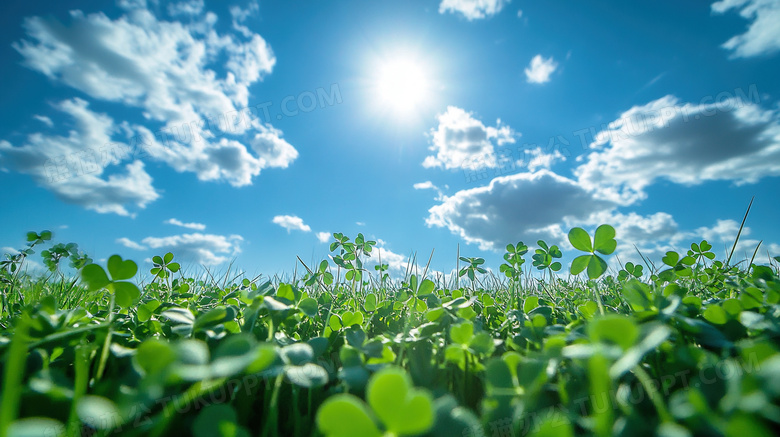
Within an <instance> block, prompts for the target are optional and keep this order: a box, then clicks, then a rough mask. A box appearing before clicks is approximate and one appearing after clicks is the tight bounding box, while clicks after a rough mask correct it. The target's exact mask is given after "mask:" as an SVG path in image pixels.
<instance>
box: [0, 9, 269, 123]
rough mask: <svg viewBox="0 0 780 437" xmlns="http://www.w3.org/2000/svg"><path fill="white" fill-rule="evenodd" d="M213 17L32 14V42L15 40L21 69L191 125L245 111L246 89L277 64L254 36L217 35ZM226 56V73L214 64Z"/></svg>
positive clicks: (154, 116)
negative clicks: (178, 18) (188, 21)
mask: <svg viewBox="0 0 780 437" xmlns="http://www.w3.org/2000/svg"><path fill="white" fill-rule="evenodd" d="M216 20H217V17H216V15H214V14H211V13H208V14H206V15H205V16H204V17H202V18H200V19H199V20H198V21H195V22H193V23H191V24H182V23H180V22H175V21H162V20H158V19H157V18H156V17H155V16H154V15H153V14H152V13H151V12H150V11H148V10H146V9H135V10H133V11H132V13H128V14H127V15H124V16H122V17H120V18H119V19H116V20H111V19H110V18H108V17H107V16H105V15H104V14H102V13H96V14H89V15H84V14H83V13H82V12H81V11H72V12H71V17H70V22H69V23H66V24H63V23H60V22H58V21H57V20H56V19H55V18H53V17H48V18H42V17H30V18H27V19H25V21H24V24H23V26H24V28H25V31H26V33H27V36H28V38H29V39H24V40H22V41H20V42H17V43H14V44H13V47H14V48H15V49H16V50H17V51H18V52H19V53H20V54H22V56H23V57H24V64H25V65H26V66H27V67H29V68H31V69H33V70H36V71H39V72H41V73H43V74H44V75H46V76H47V77H49V78H50V79H55V80H58V81H62V82H64V83H65V84H66V85H69V86H71V87H73V88H75V89H78V90H79V91H82V92H84V93H86V94H87V95H89V96H91V97H93V98H96V99H101V100H108V101H115V102H121V103H124V104H126V105H129V106H136V107H140V108H142V109H143V110H144V115H145V116H146V117H147V118H150V119H153V120H158V121H164V122H172V123H175V122H181V121H183V122H191V121H194V120H198V119H200V118H202V116H206V115H215V114H224V113H228V112H231V111H234V110H235V109H236V105H238V106H241V107H243V106H246V104H247V97H248V95H249V92H248V87H249V86H250V85H251V84H252V83H254V82H255V81H257V80H259V79H261V78H262V77H263V76H264V75H266V74H269V73H270V72H271V70H272V69H273V66H274V64H275V63H276V58H275V57H274V55H273V52H272V50H271V47H270V46H269V45H268V44H267V43H266V42H265V40H263V38H262V37H260V36H259V35H257V34H253V35H252V37H251V38H250V39H249V40H248V41H242V40H239V39H237V38H236V37H234V36H233V35H230V34H227V35H219V34H218V33H217V32H216V30H215V28H214V25H215V23H216ZM223 57H224V59H225V61H224V62H223V65H224V67H225V69H226V73H225V75H224V76H223V77H218V76H217V74H216V73H215V71H214V70H213V69H211V68H210V67H212V66H216V65H217V63H218V62H220V61H222V59H223Z"/></svg>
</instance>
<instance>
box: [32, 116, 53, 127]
mask: <svg viewBox="0 0 780 437" xmlns="http://www.w3.org/2000/svg"><path fill="white" fill-rule="evenodd" d="M33 118H34V119H36V120H38V121H40V122H41V123H43V124H45V125H46V126H48V127H53V126H54V123H53V122H52V121H51V118H49V117H47V116H45V115H38V114H35V115H33Z"/></svg>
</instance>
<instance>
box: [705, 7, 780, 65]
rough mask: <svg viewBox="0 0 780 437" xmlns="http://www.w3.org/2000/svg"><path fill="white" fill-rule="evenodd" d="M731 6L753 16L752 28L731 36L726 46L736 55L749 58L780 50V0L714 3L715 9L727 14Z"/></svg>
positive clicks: (714, 10)
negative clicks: (779, 24)
mask: <svg viewBox="0 0 780 437" xmlns="http://www.w3.org/2000/svg"><path fill="white" fill-rule="evenodd" d="M731 9H735V10H739V15H740V16H741V17H742V18H744V19H746V20H750V26H749V28H748V30H747V31H746V32H745V33H743V34H741V35H735V36H733V37H731V38H730V39H729V40H728V41H726V42H725V43H723V45H722V47H723V48H725V49H727V50H730V51H731V52H732V57H735V58H749V57H753V56H761V55H769V54H772V53H775V52H777V51H778V50H780V26H778V24H777V23H780V1H777V0H721V1H718V2H715V3H713V4H712V11H713V12H714V13H717V14H724V13H726V12H728V11H730V10H731Z"/></svg>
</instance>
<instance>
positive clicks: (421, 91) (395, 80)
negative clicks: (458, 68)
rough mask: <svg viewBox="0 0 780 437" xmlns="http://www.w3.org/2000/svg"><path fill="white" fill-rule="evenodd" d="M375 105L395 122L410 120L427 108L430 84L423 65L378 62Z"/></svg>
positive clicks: (403, 60)
mask: <svg viewBox="0 0 780 437" xmlns="http://www.w3.org/2000/svg"><path fill="white" fill-rule="evenodd" d="M374 82H375V83H374V90H375V98H376V104H377V105H378V106H379V109H380V110H381V111H382V112H386V113H389V114H392V115H394V116H395V117H396V118H409V117H412V116H414V115H415V114H417V113H419V111H420V110H421V109H422V108H423V107H424V106H426V105H427V104H429V103H430V102H429V100H430V97H431V88H432V84H431V80H430V78H429V74H428V71H427V69H426V66H425V64H424V63H423V62H421V61H418V60H415V59H413V58H406V57H395V58H391V59H387V60H384V61H382V62H379V63H378V65H377V66H376V70H375V79H374Z"/></svg>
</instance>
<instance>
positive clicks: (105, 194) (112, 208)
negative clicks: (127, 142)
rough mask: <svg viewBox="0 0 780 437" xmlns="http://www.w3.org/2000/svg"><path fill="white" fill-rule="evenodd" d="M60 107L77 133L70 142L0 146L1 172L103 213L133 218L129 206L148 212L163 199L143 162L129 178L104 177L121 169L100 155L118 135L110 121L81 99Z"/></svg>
mask: <svg viewBox="0 0 780 437" xmlns="http://www.w3.org/2000/svg"><path fill="white" fill-rule="evenodd" d="M55 107H56V108H57V109H59V110H60V111H62V112H64V113H66V114H68V115H69V116H70V117H71V118H72V119H73V120H74V122H75V129H73V130H71V131H70V132H69V133H68V136H59V135H45V134H41V133H36V134H32V135H29V136H28V137H27V140H26V142H25V144H23V145H22V146H13V145H12V144H11V143H9V142H7V141H0V166H2V165H9V166H10V167H13V168H14V169H15V170H16V171H18V172H20V173H25V174H28V175H30V176H31V177H32V178H33V180H34V181H35V182H36V183H37V184H38V185H40V186H41V187H44V188H46V189H48V190H49V191H51V192H53V193H54V194H55V195H56V196H57V197H58V198H60V199H62V200H63V201H65V202H68V203H72V204H76V205H80V206H82V207H84V208H87V209H91V210H94V211H97V212H99V213H115V214H119V215H130V216H132V215H134V214H133V213H131V212H130V211H129V210H128V209H127V207H128V206H130V205H134V206H135V207H137V208H145V207H146V205H147V204H149V203H150V202H153V201H155V200H156V199H157V198H158V197H159V194H158V193H157V191H156V190H155V189H154V187H153V186H152V177H151V176H149V174H148V173H146V171H145V170H144V163H143V162H142V161H140V160H132V162H130V163H128V164H126V165H125V166H124V172H122V171H116V172H114V173H113V174H111V175H108V176H105V175H104V173H105V171H106V169H107V168H109V167H112V166H114V165H116V164H118V162H117V161H116V160H115V159H114V158H115V157H110V156H107V155H104V154H101V153H100V152H99V150H100V149H103V148H104V147H105V145H106V144H109V143H111V142H112V141H111V140H112V135H113V134H115V133H116V131H117V129H116V126H115V125H114V122H113V120H112V119H111V118H110V117H108V116H107V115H105V114H98V113H95V112H93V111H91V110H90V109H89V108H88V105H87V102H85V101H84V100H81V99H78V98H76V99H72V100H65V101H63V102H61V103H59V104H57V105H56V106H55ZM125 147H127V146H125ZM96 151H97V152H96Z"/></svg>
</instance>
